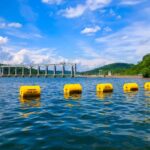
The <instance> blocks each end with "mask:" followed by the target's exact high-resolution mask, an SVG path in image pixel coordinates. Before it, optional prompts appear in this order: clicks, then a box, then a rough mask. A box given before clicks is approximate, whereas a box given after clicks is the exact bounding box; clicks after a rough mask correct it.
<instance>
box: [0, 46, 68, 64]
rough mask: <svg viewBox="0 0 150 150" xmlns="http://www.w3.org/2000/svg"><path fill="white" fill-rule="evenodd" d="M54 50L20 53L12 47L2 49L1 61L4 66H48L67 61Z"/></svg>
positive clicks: (43, 49) (29, 50) (23, 51)
mask: <svg viewBox="0 0 150 150" xmlns="http://www.w3.org/2000/svg"><path fill="white" fill-rule="evenodd" d="M54 51H55V50H54V49H50V48H42V49H26V48H22V49H19V50H18V51H16V50H13V49H12V48H10V47H2V46H1V47H0V54H1V55H0V60H1V63H4V64H31V63H33V64H48V63H60V62H64V61H67V59H65V58H64V57H61V56H58V55H56V54H55V52H54Z"/></svg>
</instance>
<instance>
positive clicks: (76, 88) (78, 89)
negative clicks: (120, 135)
mask: <svg viewBox="0 0 150 150" xmlns="http://www.w3.org/2000/svg"><path fill="white" fill-rule="evenodd" d="M67 93H69V94H81V93H82V86H81V84H66V85H64V94H67Z"/></svg>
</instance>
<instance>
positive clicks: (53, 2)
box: [42, 0, 63, 5]
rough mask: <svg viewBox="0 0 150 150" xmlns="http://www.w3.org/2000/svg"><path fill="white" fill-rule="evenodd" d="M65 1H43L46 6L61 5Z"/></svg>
mask: <svg viewBox="0 0 150 150" xmlns="http://www.w3.org/2000/svg"><path fill="white" fill-rule="evenodd" d="M62 1H63V0H42V2H43V3H45V4H49V5H51V4H60V3H61V2H62Z"/></svg>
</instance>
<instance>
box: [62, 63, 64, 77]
mask: <svg viewBox="0 0 150 150" xmlns="http://www.w3.org/2000/svg"><path fill="white" fill-rule="evenodd" d="M64 76H65V65H62V77H64Z"/></svg>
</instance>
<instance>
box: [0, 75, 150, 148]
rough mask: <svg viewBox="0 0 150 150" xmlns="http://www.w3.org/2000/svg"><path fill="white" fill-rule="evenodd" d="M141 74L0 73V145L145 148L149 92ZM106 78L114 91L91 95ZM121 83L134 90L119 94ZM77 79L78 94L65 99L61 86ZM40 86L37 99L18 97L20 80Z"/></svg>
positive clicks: (149, 140) (149, 138)
mask: <svg viewBox="0 0 150 150" xmlns="http://www.w3.org/2000/svg"><path fill="white" fill-rule="evenodd" d="M145 81H148V80H143V79H111V78H109V79H106V78H0V150H36V149H49V150H51V149H52V150H66V149H68V150H77V149H83V150H149V149H150V91H144V89H143V84H144V82H145ZM105 82H110V83H112V84H113V85H114V92H113V93H112V94H107V95H97V94H96V91H95V89H96V84H98V83H105ZM125 82H137V83H138V84H139V86H140V89H139V91H138V92H133V93H124V92H123V90H122V86H123V84H124V83H125ZM66 83H80V84H82V86H83V93H82V95H81V97H76V98H69V99H65V98H64V95H63V86H64V84H66ZM36 84H37V85H40V86H41V89H42V95H41V98H40V100H30V101H22V100H20V98H19V87H20V86H21V85H36Z"/></svg>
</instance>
